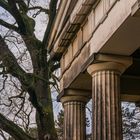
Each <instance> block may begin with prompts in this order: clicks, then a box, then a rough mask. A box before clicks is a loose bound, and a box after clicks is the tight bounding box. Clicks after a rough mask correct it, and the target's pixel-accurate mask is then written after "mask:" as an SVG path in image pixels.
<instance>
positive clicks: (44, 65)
mask: <svg viewBox="0 0 140 140" xmlns="http://www.w3.org/2000/svg"><path fill="white" fill-rule="evenodd" d="M39 2H41V1H37V0H0V8H1V10H0V11H3V13H2V12H1V13H0V29H1V32H0V75H2V76H3V78H4V80H3V85H2V88H1V89H0V92H2V91H3V90H4V89H5V88H6V80H7V79H8V78H9V76H12V77H14V78H16V79H17V80H18V81H19V83H20V88H19V85H18V84H17V83H15V84H14V86H15V87H17V88H19V90H21V91H20V93H19V94H18V95H17V94H16V95H11V96H9V97H8V100H9V104H8V105H9V106H11V104H14V99H18V100H20V101H19V102H20V105H18V106H17V108H18V109H17V110H16V111H15V112H16V113H15V114H16V116H17V117H19V114H20V113H21V112H22V113H24V114H26V111H25V110H24V111H23V108H22V107H23V104H24V103H25V94H26V93H28V96H29V100H30V102H31V104H32V105H33V107H34V108H35V109H36V124H37V132H38V139H39V140H46V139H51V140H56V139H57V134H56V130H55V124H54V117H53V108H52V100H51V90H50V86H55V84H56V81H57V78H56V76H54V75H53V72H54V71H55V70H56V69H57V68H59V62H57V61H55V62H54V61H52V60H50V59H49V54H48V49H47V47H48V42H49V35H50V32H51V29H52V25H53V22H54V19H55V15H56V9H57V2H58V0H50V1H48V5H46V6H44V5H43V6H41V5H39ZM46 2H47V1H46ZM42 12H43V13H45V14H46V17H47V18H46V19H48V21H47V23H46V27H41V28H43V29H45V30H44V35H43V39H42V40H39V39H38V38H37V36H36V34H35V25H36V23H37V22H36V20H35V18H36V17H37V16H38V15H39V14H41V13H42ZM3 15H5V16H7V17H4V16H3ZM21 44H22V45H21ZM13 46H14V47H13ZM16 50H17V52H18V53H16ZM25 55H27V57H26V58H28V59H29V61H30V64H23V63H25V61H24V62H23V60H24V58H25ZM28 63H29V62H28ZM27 67H28V68H27ZM29 67H30V68H29ZM13 83H14V82H13ZM7 92H8V91H7ZM4 104H5V103H4ZM5 105H6V104H5ZM8 105H7V106H8ZM15 105H16V104H15ZM25 116H28V115H27V114H26V115H25ZM22 119H23V118H22ZM27 119H28V118H27ZM27 122H28V121H27ZM26 126H28V124H26ZM0 129H2V130H4V131H5V132H7V133H9V134H10V135H11V136H12V137H13V138H14V139H16V140H25V139H26V140H32V139H34V138H32V137H31V136H29V134H28V133H27V132H26V131H25V129H23V128H21V127H20V126H18V125H17V124H15V123H14V122H13V121H11V120H9V118H6V116H5V115H3V114H2V113H1V114H0Z"/></svg>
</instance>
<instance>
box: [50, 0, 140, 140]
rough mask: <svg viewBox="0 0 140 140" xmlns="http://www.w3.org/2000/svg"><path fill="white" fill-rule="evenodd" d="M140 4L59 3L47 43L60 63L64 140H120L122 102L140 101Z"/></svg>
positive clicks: (122, 0) (138, 0)
mask: <svg viewBox="0 0 140 140" xmlns="http://www.w3.org/2000/svg"><path fill="white" fill-rule="evenodd" d="M139 8H140V0H61V3H60V6H59V9H58V14H57V17H56V20H55V23H54V25H53V29H52V33H51V36H50V40H51V41H50V42H49V51H50V53H51V58H52V59H58V60H60V61H61V77H60V90H61V94H60V95H59V96H58V100H59V101H61V102H62V103H63V106H64V140H85V135H86V134H85V105H86V103H87V102H88V101H89V99H91V98H92V101H93V127H92V129H93V130H92V132H93V133H92V137H93V140H122V131H121V129H122V127H121V109H120V107H121V106H120V102H121V101H134V102H137V101H140V92H139V91H140V48H139V47H140V9H139Z"/></svg>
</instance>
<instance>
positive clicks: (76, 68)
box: [54, 0, 140, 90]
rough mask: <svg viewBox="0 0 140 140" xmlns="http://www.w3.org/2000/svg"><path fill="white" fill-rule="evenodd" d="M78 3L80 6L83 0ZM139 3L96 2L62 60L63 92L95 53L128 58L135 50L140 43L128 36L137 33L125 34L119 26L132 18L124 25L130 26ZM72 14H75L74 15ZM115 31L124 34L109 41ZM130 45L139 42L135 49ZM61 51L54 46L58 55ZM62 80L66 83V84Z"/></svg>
mask: <svg viewBox="0 0 140 140" xmlns="http://www.w3.org/2000/svg"><path fill="white" fill-rule="evenodd" d="M78 2H79V3H80V2H82V1H78ZM136 2H137V1H136V0H129V1H127V3H126V1H125V0H121V1H117V0H113V1H112V0H111V1H108V0H102V1H99V2H98V3H96V6H95V7H94V9H92V11H91V12H90V13H89V14H88V16H87V18H86V19H85V21H84V22H83V23H82V25H81V28H80V29H79V31H78V32H77V34H76V35H75V37H74V39H73V40H71V43H70V44H69V46H67V48H68V49H67V50H65V53H63V56H62V58H61V71H62V76H61V90H62V89H63V88H66V87H67V85H69V84H67V83H68V82H67V81H69V82H70V81H72V80H74V78H75V77H76V76H77V75H78V74H79V73H80V72H81V71H82V67H83V65H85V63H86V62H87V61H89V58H90V56H92V55H93V54H94V53H99V52H100V53H107V54H117V55H118V54H119V55H125V56H129V55H130V54H132V53H133V52H134V51H135V49H136V48H137V47H138V43H140V40H139V39H138V38H133V37H132V36H131V40H129V34H135V31H134V32H131V33H130V32H127V31H126V33H125V32H124V33H122V30H121V29H120V26H122V24H123V23H125V20H127V19H128V18H130V21H129V20H128V23H126V25H123V26H127V25H128V26H129V24H131V23H132V22H133V19H132V18H133V17H130V15H131V14H132V11H133V9H132V8H133V6H134V4H135V3H136ZM77 5H78V3H77ZM77 5H76V6H77ZM79 5H80V4H79ZM75 8H76V7H75ZM74 10H75V9H74ZM72 15H74V14H73V13H72ZM70 19H71V18H70ZM131 20H132V21H131ZM134 24H135V22H134ZM116 32H121V33H122V35H121V33H120V36H121V38H120V39H119V40H118V38H117V37H115V39H114V38H113V39H114V40H113V42H112V41H110V40H111V37H112V36H113V34H115V33H116ZM66 33H67V32H65V34H66ZM138 34H140V33H138ZM116 36H117V35H116ZM65 40H66V38H65ZM122 40H123V41H122ZM58 41H59V39H58ZM122 42H123V43H122ZM131 42H137V43H135V44H134V45H133V47H132V46H131ZM106 44H107V45H106ZM58 48H63V46H56V48H55V47H54V50H55V49H56V53H57V50H59V49H58ZM64 48H65V47H64ZM65 49H66V48H65ZM61 51H62V50H61ZM58 52H59V51H58ZM69 73H71V74H69ZM70 79H71V80H70ZM63 81H65V83H64V82H63Z"/></svg>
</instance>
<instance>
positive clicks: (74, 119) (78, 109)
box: [61, 96, 87, 140]
mask: <svg viewBox="0 0 140 140" xmlns="http://www.w3.org/2000/svg"><path fill="white" fill-rule="evenodd" d="M61 101H62V102H63V107H64V138H63V139H64V140H85V139H86V117H85V116H86V114H85V105H86V102H87V99H86V98H83V97H82V98H81V97H80V96H68V97H63V98H62V99H61Z"/></svg>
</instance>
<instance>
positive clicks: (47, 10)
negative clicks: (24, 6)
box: [28, 6, 49, 15]
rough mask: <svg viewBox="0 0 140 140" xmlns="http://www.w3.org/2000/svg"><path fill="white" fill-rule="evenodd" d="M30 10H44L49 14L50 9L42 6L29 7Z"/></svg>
mask: <svg viewBox="0 0 140 140" xmlns="http://www.w3.org/2000/svg"><path fill="white" fill-rule="evenodd" d="M28 10H39V11H40V12H44V13H46V14H48V15H49V9H45V8H43V7H41V6H34V7H29V8H28Z"/></svg>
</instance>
